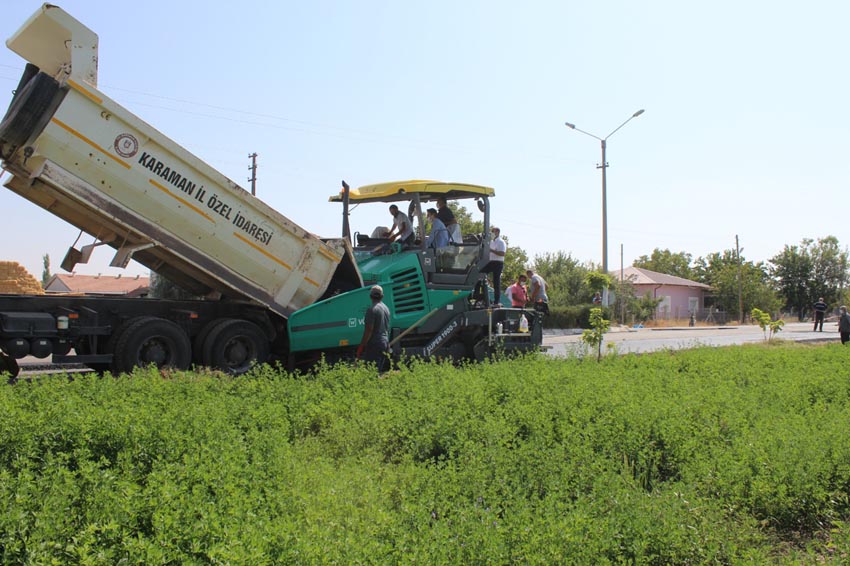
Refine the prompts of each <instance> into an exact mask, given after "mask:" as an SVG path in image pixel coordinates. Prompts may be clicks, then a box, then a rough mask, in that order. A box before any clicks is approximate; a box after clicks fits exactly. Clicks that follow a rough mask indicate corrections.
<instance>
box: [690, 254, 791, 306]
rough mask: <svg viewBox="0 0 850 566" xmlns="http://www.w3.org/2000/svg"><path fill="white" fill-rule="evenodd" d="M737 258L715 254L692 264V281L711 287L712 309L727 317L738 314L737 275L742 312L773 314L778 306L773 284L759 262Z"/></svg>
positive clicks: (731, 255)
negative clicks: (758, 310) (759, 310)
mask: <svg viewBox="0 0 850 566" xmlns="http://www.w3.org/2000/svg"><path fill="white" fill-rule="evenodd" d="M738 261H739V259H738V257H737V256H736V254H735V251H734V250H724V251H723V252H715V253H712V254H709V255H708V256H706V257H700V258H697V260H696V261H695V262H694V274H695V276H696V280H697V281H700V282H702V283H705V284H707V285H711V287H712V288H713V292H712V294H713V297H714V301H715V306H717V307H719V308H720V309H722V310H724V311H726V312H727V313H729V314H733V313H734V314H735V316H737V314H738V307H739V303H738V289H739V272H740V289H741V299H742V302H743V306H744V310H743V312H744V313H745V314H746V313H750V312H751V311H752V309H753V308H759V309H761V310H762V311H765V312H769V313H776V312H778V310H779V307H780V306H781V304H782V301H781V299H780V298H779V295H778V294H777V293H776V290H775V289H774V287H773V281H772V280H771V278H770V274H769V273H768V269H767V266H765V264H764V263H763V262H758V263H753V262H752V261H746V260H745V259H744V257H743V256H742V257H741V258H740V262H741V265H740V270H739V268H738Z"/></svg>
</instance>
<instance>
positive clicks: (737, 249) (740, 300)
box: [735, 234, 744, 324]
mask: <svg viewBox="0 0 850 566" xmlns="http://www.w3.org/2000/svg"><path fill="white" fill-rule="evenodd" d="M735 258H736V259H737V260H738V323H739V324H743V323H744V295H743V292H742V291H741V288H742V285H743V276H742V271H741V246H739V245H738V234H735Z"/></svg>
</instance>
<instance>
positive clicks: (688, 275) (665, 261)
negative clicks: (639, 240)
mask: <svg viewBox="0 0 850 566" xmlns="http://www.w3.org/2000/svg"><path fill="white" fill-rule="evenodd" d="M632 265H633V266H634V267H640V268H642V269H648V270H650V271H656V272H658V273H664V274H666V275H675V276H676V277H682V278H684V279H693V270H692V269H691V254H689V253H686V252H677V253H673V252H671V251H670V250H666V249H665V250H661V249H658V248H655V249H654V250H652V255H651V256H649V257H647V256H645V255H642V256H640V257H639V258H637V259H636V260H635V261H633V262H632Z"/></svg>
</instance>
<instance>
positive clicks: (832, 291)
mask: <svg viewBox="0 0 850 566" xmlns="http://www.w3.org/2000/svg"><path fill="white" fill-rule="evenodd" d="M847 256H848V253H847V250H846V249H845V250H841V249H840V247H839V245H838V238H836V237H834V236H827V237H825V238H820V239H818V240H817V241H815V240H812V239H809V238H805V239H803V241H802V242H801V243H800V245H799V246H788V245H786V246H785V248H784V249H783V250H782V252H780V253H779V254H777V255H776V256H774V257H772V258H771V259H770V263H772V264H773V268H772V270H771V271H772V272H771V275H772V276H773V278H774V280H775V281H776V285H777V287H778V289H779V292H780V294H781V295H782V299H783V301H784V305H785V307H786V308H788V309H793V310H794V312H795V313H796V314H797V317H798V318H799V319H800V320H803V318H804V317H805V315H806V313H807V312H809V311H810V310H811V308H812V304H813V303H814V302H815V301H817V300H818V298H820V297H823V298H824V300H825V301H826V302H827V304H829V305H832V306H833V307H835V306H836V305H837V304H839V303H842V300H843V297H842V295H843V291H844V289H845V288H846V287H847V281H848V277H847V263H848V261H847Z"/></svg>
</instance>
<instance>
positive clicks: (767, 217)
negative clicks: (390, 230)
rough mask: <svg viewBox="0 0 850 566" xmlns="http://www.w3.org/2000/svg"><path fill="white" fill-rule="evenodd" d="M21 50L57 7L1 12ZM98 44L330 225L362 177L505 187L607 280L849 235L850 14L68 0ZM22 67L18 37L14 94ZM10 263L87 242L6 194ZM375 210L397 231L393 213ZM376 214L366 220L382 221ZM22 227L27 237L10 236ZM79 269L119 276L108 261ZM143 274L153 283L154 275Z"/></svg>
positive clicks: (176, 113)
mask: <svg viewBox="0 0 850 566" xmlns="http://www.w3.org/2000/svg"><path fill="white" fill-rule="evenodd" d="M3 4H4V17H3V19H2V22H0V35H2V36H3V37H4V38H8V37H9V36H10V35H11V34H12V33H13V32H14V31H15V30H16V29H17V28H18V26H19V25H20V24H22V23H23V22H24V21H25V19H26V18H27V17H29V15H30V14H31V13H32V12H34V11H35V10H36V9H37V8H38V7H39V6H40V3H38V2H30V1H27V0H16V1H14V2H12V1H11V0H3ZM59 5H60V6H62V8H64V9H65V10H66V11H68V12H69V13H71V14H72V15H74V16H75V17H76V18H77V19H79V20H80V21H82V22H83V23H84V24H86V25H87V26H88V27H90V28H91V29H92V30H94V31H95V32H96V33H97V34H98V35H99V37H100V59H99V88H100V89H101V90H102V91H103V92H105V93H106V94H107V95H109V96H111V97H112V98H114V99H116V100H117V101H118V102H120V103H121V104H123V105H124V106H126V107H127V108H129V109H130V110H131V111H133V112H134V113H135V114H137V115H138V116H140V117H141V118H142V119H144V120H145V121H147V122H148V123H150V124H151V125H153V126H154V127H156V128H157V129H159V130H160V131H161V132H163V133H165V134H167V135H169V136H170V137H171V138H173V139H174V140H175V141H177V142H178V143H180V144H182V145H184V146H186V147H187V148H188V149H189V150H190V151H192V152H193V153H195V154H196V155H197V156H199V157H200V158H202V159H204V160H205V161H207V162H209V163H210V164H211V165H212V166H213V167H215V168H216V169H218V170H219V171H221V172H222V173H224V174H225V175H227V176H228V177H230V178H231V179H233V180H234V181H236V182H237V183H239V184H241V185H242V186H243V187H246V188H248V187H249V183H248V181H247V178H248V175H249V171H248V165H249V159H248V154H249V153H252V152H257V153H258V154H259V158H258V163H259V170H258V184H257V189H258V196H259V197H260V198H262V199H263V200H264V201H266V202H267V203H268V204H270V205H271V206H272V207H274V208H275V209H277V210H279V211H280V212H281V213H283V214H284V215H286V216H287V217H289V218H290V219H292V220H293V221H295V222H296V223H298V224H300V225H301V226H303V227H304V228H306V229H308V230H310V231H312V232H314V233H316V234H318V235H320V236H336V235H338V234H339V233H340V226H341V220H340V209H339V207H338V205H332V204H330V203H328V202H327V197H328V196H329V195H330V194H332V193H335V192H337V191H338V189H339V182H340V180H341V179H345V180H347V181H348V182H349V184H351V185H352V186H359V185H364V184H370V183H375V182H381V181H389V180H400V179H413V178H426V179H439V180H446V181H460V182H468V183H476V184H483V185H488V186H492V187H494V188H495V189H496V199H495V200H494V202H493V208H494V222H495V223H497V224H498V225H499V226H500V227H501V228H502V232H503V234H505V235H506V236H508V238H509V240H510V242H511V243H512V244H513V245H518V246H521V247H522V248H524V249H525V250H526V251H527V252H528V253H529V255H530V256H532V257H533V256H534V255H536V254H542V253H546V252H556V251H564V252H567V253H570V254H572V255H573V257H575V258H578V259H579V260H581V261H594V262H597V263H601V175H600V171H599V170H598V169H597V168H596V165H597V163H598V162H599V161H600V157H601V156H600V146H599V142H598V141H597V140H595V139H593V138H590V137H588V136H585V135H583V134H581V133H579V132H576V131H573V130H570V129H568V128H567V127H565V126H564V122H565V121H569V122H572V123H574V124H576V126H577V127H578V128H581V129H583V130H586V131H589V132H592V133H594V134H596V135H599V136H601V137H604V136H605V135H607V134H608V133H609V132H611V131H612V130H613V129H614V128H616V127H617V126H618V125H619V124H621V123H622V122H623V121H624V120H626V119H627V118H628V117H629V116H630V115H631V114H632V113H634V112H635V111H636V110H638V109H642V108H643V109H645V110H646V112H645V114H643V115H642V116H640V117H638V118H636V119H634V120H632V121H631V122H629V124H627V125H626V126H625V127H624V128H623V129H621V130H619V131H618V132H617V133H616V134H614V135H613V136H612V137H611V138H610V139H609V141H608V156H607V157H608V163H609V165H610V166H609V168H608V245H609V251H608V253H609V262H608V263H609V268H611V269H617V268H619V266H620V245H621V244H622V246H623V250H624V259H625V265H626V266H628V265H630V264H631V262H632V260H633V259H635V258H637V257H638V256H640V255H644V254H650V253H651V252H652V250H653V249H654V248H656V247H658V248H662V249H664V248H667V249H670V250H672V251H674V252H679V251H685V252H688V253H691V254H692V255H693V256H694V257H697V256H701V255H706V254H708V253H712V252H715V251H722V250H725V249H732V248H733V247H734V245H735V235H736V234H737V235H738V236H739V237H740V242H741V246H742V247H743V248H744V256H745V257H746V258H747V259H751V260H757V261H758V260H767V259H769V258H770V257H771V256H773V255H775V254H777V253H779V252H780V251H781V250H782V248H783V246H784V245H785V244H797V243H799V242H800V240H802V239H803V238H815V239H816V238H820V237H824V236H827V235H834V236H836V237H837V238H838V239H839V242H840V244H841V246H842V248H844V247H846V246H847V245H848V243H850V226H848V222H847V220H846V207H847V202H848V199H847V197H846V196H845V197H842V196H841V195H843V194H844V195H846V193H847V189H848V183H849V182H850V181H849V180H850V174H848V173H850V160H849V159H848V158H847V155H848V153H849V152H848V150H850V147H848V146H850V142H849V141H848V135H847V134H848V132H850V113H848V112H847V110H846V105H847V101H848V100H850V87H848V73H847V72H846V66H847V64H846V61H845V60H846V56H847V54H848V53H850V39H848V38H850V34H847V33H846V26H847V22H848V21H850V4H847V3H845V2H839V1H837V0H835V1H814V2H810V3H805V4H801V3H799V2H794V3H791V2H786V1H771V2H767V1H760V0H758V1H750V2H740V1H735V2H733V1H728V0H719V1H716V2H712V3H694V2H674V1H649V2H627V1H620V0H614V1H609V2H604V3H603V2H570V1H551V2H534V1H530V2H525V3H522V4H518V3H515V2H502V1H486V2H485V1H458V0H453V1H444V0H430V1H428V2H418V3H414V2H390V1H372V0H365V1H359V2H342V1H321V0H319V1H311V2H297V3H296V2H289V1H283V2H278V1H274V2H272V1H268V2H263V1H257V0H243V1H242V2H238V3H231V2H228V3H223V2H200V1H194V0H189V1H180V2H176V1H174V0H171V1H169V2H164V1H161V0H148V1H147V2H145V3H132V4H130V3H119V2H105V1H97V0H66V1H64V2H59ZM23 66H24V62H23V61H22V60H21V59H20V58H19V57H18V56H17V55H16V54H14V53H12V52H11V51H9V50H8V49H5V48H0V105H5V104H7V103H8V100H9V99H10V98H11V90H12V89H13V88H15V86H16V84H17V81H18V77H19V74H20V72H21V71H22V69H23ZM0 210H3V212H4V215H3V218H4V226H5V228H4V233H6V234H7V237H6V239H5V244H4V245H3V249H2V253H0V259H3V260H13V261H18V262H20V263H22V264H24V265H25V266H26V267H27V268H28V269H29V270H30V271H31V272H33V273H34V274H36V275H40V273H41V256H42V255H43V254H45V253H49V254H50V256H51V260H52V264H53V266H54V271H55V270H57V269H58V264H59V262H60V261H61V258H62V256H63V255H64V252H65V249H66V248H67V247H68V246H69V245H70V244H71V243H72V242H73V240H74V239H75V238H76V235H77V231H76V230H75V229H74V228H72V227H70V226H69V225H67V224H65V223H64V222H63V221H61V220H59V219H57V218H55V217H53V216H51V215H50V214H49V213H47V212H45V211H42V210H41V209H39V208H37V207H35V206H34V205H31V204H30V203H29V202H27V201H25V200H23V199H21V198H20V197H18V196H16V195H14V194H13V193H11V192H9V191H7V190H0ZM380 214H381V215H380V216H378V217H376V218H378V219H379V220H380V221H382V222H384V221H386V220H388V218H385V216H388V215H386V214H385V212H384V211H383V210H381V213H380ZM375 223H376V221H375V220H374V218H373V217H371V216H368V215H367V214H366V213H365V212H364V213H363V215H362V216H356V215H355V216H354V217H353V218H352V229H354V230H359V231H363V232H368V231H371V229H372V227H373V226H374V225H375ZM10 232H14V233H16V234H18V235H17V236H15V237H14V238H13V239H9V238H8V234H9V233H10ZM98 251H99V253H97V252H96V254H95V257H94V259H93V261H92V263H91V264H89V265H87V266H79V267H78V272H81V273H98V272H103V273H118V271H117V270H115V269H112V268H109V267H108V263H109V260H110V259H111V254H110V253H109V251H108V250H98ZM130 271H131V272H132V273H135V272H138V273H146V269H144V268H142V267H141V266H138V265H133V266H131V268H130Z"/></svg>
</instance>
